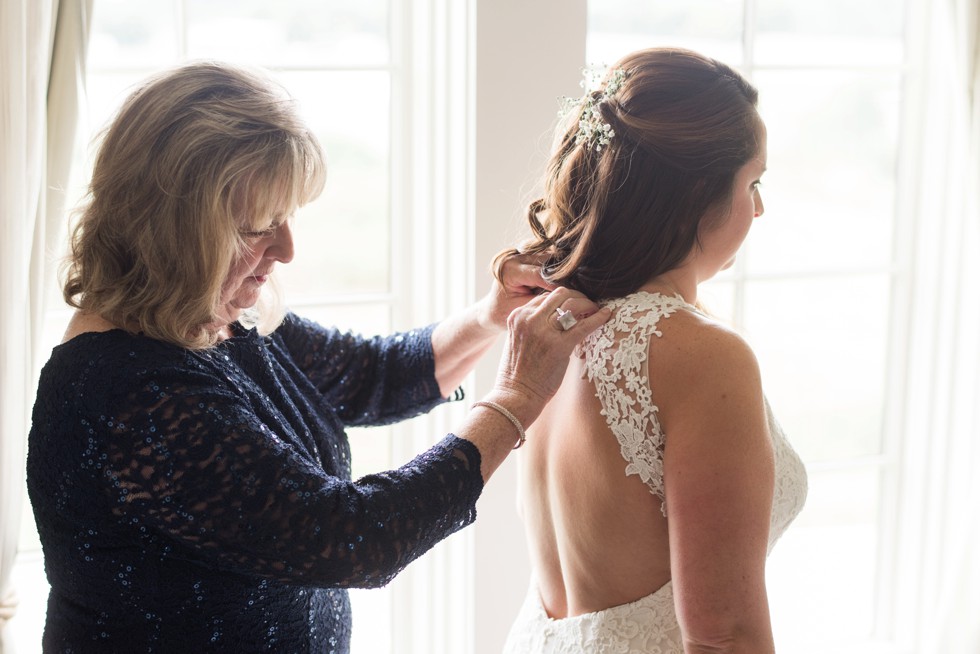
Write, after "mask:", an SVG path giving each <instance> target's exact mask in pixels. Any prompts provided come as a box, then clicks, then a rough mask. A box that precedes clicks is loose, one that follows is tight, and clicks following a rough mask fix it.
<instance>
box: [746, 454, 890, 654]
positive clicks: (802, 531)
mask: <svg viewBox="0 0 980 654" xmlns="http://www.w3.org/2000/svg"><path fill="white" fill-rule="evenodd" d="M809 482H810V490H809V494H808V496H807V501H806V507H805V508H804V509H803V512H802V513H801V514H800V516H799V517H798V518H797V519H796V521H795V522H794V523H793V525H792V526H791V527H790V529H789V530H788V531H787V532H786V533H785V534H784V535H783V537H782V538H781V539H780V540H779V542H778V543H776V546H775V548H774V549H773V551H772V555H771V556H770V557H769V562H768V564H767V567H766V585H767V587H768V591H769V609H770V612H771V614H772V625H773V635H774V637H775V639H776V650H777V651H780V652H793V653H794V654H818V653H819V654H823V653H824V652H843V651H848V652H850V651H855V650H852V649H845V646H848V645H849V646H852V647H853V646H854V645H855V644H861V643H865V642H866V640H865V639H866V638H867V637H868V636H869V635H870V633H871V629H872V624H873V618H874V616H873V607H874V594H875V578H876V575H877V553H878V539H877V535H876V534H877V518H878V508H879V503H880V500H879V492H880V491H879V486H880V474H879V473H878V470H877V468H875V467H873V466H869V467H863V468H852V469H846V470H839V471H813V470H811V471H810V479H809ZM828 625H830V628H828ZM858 651H862V652H863V651H866V650H864V649H860V650H858Z"/></svg>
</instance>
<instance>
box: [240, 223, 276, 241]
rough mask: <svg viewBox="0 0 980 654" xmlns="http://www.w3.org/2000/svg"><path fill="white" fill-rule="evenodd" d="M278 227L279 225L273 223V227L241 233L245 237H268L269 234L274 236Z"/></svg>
mask: <svg viewBox="0 0 980 654" xmlns="http://www.w3.org/2000/svg"><path fill="white" fill-rule="evenodd" d="M278 228H279V226H278V225H273V226H272V227H267V228H266V229H262V230H257V231H251V232H241V235H242V236H243V237H244V238H266V237H268V236H272V235H273V234H275V233H276V230H277V229H278Z"/></svg>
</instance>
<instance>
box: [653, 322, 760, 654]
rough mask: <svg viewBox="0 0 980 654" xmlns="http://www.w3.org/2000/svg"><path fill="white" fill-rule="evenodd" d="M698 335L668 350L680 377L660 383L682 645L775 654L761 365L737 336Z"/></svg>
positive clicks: (695, 653) (691, 649)
mask: <svg viewBox="0 0 980 654" xmlns="http://www.w3.org/2000/svg"><path fill="white" fill-rule="evenodd" d="M696 332H697V334H698V335H697V336H696V337H695V338H693V339H692V340H691V341H690V342H688V343H682V344H681V347H680V349H679V350H677V351H674V352H671V353H669V354H668V355H667V356H668V357H669V358H670V361H672V362H673V361H676V364H672V365H670V366H669V369H670V370H671V371H672V372H673V373H675V374H674V376H673V378H672V381H671V383H669V384H661V385H660V386H659V387H658V388H663V389H664V392H663V393H660V395H661V397H660V398H659V399H658V402H662V404H663V406H664V407H669V408H670V411H669V413H662V415H661V419H662V423H663V426H664V432H665V434H666V435H667V443H666V447H665V451H664V484H665V495H666V501H667V516H668V521H669V537H670V553H671V575H672V579H673V588H674V602H675V605H676V609H677V616H678V620H679V622H680V626H681V631H682V633H683V635H684V645H685V650H684V651H685V652H688V653H689V654H708V653H712V654H719V653H725V654H742V653H745V654H749V653H751V654H764V653H766V652H773V651H774V645H773V640H772V631H771V626H770V622H769V606H768V599H767V596H766V587H765V560H766V553H767V548H768V535H769V524H770V512H771V504H772V495H773V484H774V481H773V476H774V472H773V454H772V445H771V440H770V435H769V430H768V425H767V422H766V416H765V408H764V401H763V396H762V389H761V382H760V378H759V370H758V364H757V362H756V360H755V357H754V355H753V354H752V352H751V350H750V349H749V348H748V346H747V345H746V344H745V343H744V342H743V341H742V340H741V339H740V338H739V337H738V336H736V335H735V334H732V333H731V332H728V331H724V330H721V329H718V328H713V327H712V328H707V329H701V330H696ZM692 361H693V362H696V365H692V364H691V362H692ZM662 363H663V362H662V361H661V364H662Z"/></svg>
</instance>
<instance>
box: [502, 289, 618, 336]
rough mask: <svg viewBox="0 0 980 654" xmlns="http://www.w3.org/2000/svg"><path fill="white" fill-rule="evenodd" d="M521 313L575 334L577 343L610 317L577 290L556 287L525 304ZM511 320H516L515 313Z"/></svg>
mask: <svg viewBox="0 0 980 654" xmlns="http://www.w3.org/2000/svg"><path fill="white" fill-rule="evenodd" d="M524 311H525V312H527V314H529V315H527V314H526V315H525V316H523V318H524V319H526V320H539V319H542V318H543V319H545V320H547V321H548V322H549V324H550V325H551V326H552V327H553V328H554V329H558V330H560V331H567V332H570V333H576V334H578V335H579V340H580V339H581V338H584V337H585V335H586V334H589V333H591V332H592V331H593V330H594V329H596V328H597V327H599V326H600V325H602V324H604V323H605V322H607V321H608V320H609V318H610V316H612V311H610V310H609V309H605V308H602V307H600V306H599V305H597V304H596V303H594V302H593V301H592V300H590V299H588V298H587V297H585V295H583V294H582V293H580V292H578V291H573V290H571V289H568V288H564V287H557V288H556V289H555V290H554V291H551V292H550V293H546V294H542V295H540V296H538V297H536V298H534V299H533V300H531V301H530V302H528V303H527V305H526V306H525V307H524ZM565 314H569V315H565ZM513 317H517V315H516V313H515V315H514V316H513Z"/></svg>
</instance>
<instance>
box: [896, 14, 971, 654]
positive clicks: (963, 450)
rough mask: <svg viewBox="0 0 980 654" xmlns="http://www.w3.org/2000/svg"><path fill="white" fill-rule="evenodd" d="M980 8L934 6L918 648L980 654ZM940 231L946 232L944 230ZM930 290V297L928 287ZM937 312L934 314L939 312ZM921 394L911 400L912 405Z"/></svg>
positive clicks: (926, 164) (924, 213)
mask: <svg viewBox="0 0 980 654" xmlns="http://www.w3.org/2000/svg"><path fill="white" fill-rule="evenodd" d="M978 5H980V0H943V1H942V2H937V3H935V4H934V5H933V16H932V30H931V34H930V45H929V53H930V56H929V63H928V65H927V68H926V79H927V80H928V82H927V88H926V92H927V94H928V96H927V97H929V100H927V101H926V105H927V107H928V109H927V111H926V112H925V114H924V116H923V118H924V120H925V124H926V125H927V127H926V139H927V141H926V144H925V146H924V148H923V153H924V159H923V169H924V171H925V173H924V174H925V182H926V183H925V184H924V187H923V188H924V194H923V196H922V200H921V202H920V204H919V214H920V221H921V223H922V225H923V227H922V231H921V232H920V233H921V236H922V238H923V239H928V238H931V237H930V236H928V235H927V234H926V233H925V232H926V231H928V230H936V231H942V232H943V233H942V234H941V235H939V236H938V237H937V238H936V239H935V241H934V242H935V243H936V244H937V245H938V247H937V248H936V249H935V251H934V252H935V254H936V255H937V256H935V257H929V258H927V259H928V260H930V262H931V265H933V266H934V267H935V272H934V274H933V275H932V276H931V277H932V278H933V280H934V282H935V286H934V287H933V288H932V289H931V292H932V294H933V296H934V298H935V299H934V300H933V303H932V304H931V307H932V311H928V312H927V311H923V312H921V313H918V315H919V319H921V320H922V321H923V322H926V321H928V322H930V323H932V325H933V326H932V329H933V330H934V339H935V340H934V342H933V343H932V344H931V350H932V351H931V354H930V359H931V366H932V370H931V371H930V372H931V375H930V377H931V380H930V383H931V390H932V394H933V397H932V406H931V410H930V414H931V415H930V427H931V429H929V430H926V431H923V432H922V433H920V434H919V437H920V438H924V439H928V440H929V441H931V442H932V445H931V448H932V450H931V457H930V460H929V461H928V462H927V465H928V466H929V477H928V479H929V482H928V484H927V486H926V493H927V495H928V497H929V499H928V501H927V507H928V508H927V512H926V515H927V519H926V521H925V525H924V530H925V531H926V532H927V535H926V537H925V543H926V546H925V548H924V550H923V553H924V555H925V556H924V560H925V565H924V566H923V570H924V583H923V584H922V586H921V588H922V590H923V593H922V596H921V597H920V598H919V607H920V609H921V610H922V613H923V615H922V625H923V628H922V629H921V631H920V633H919V637H918V638H917V639H916V640H917V643H916V644H917V647H916V649H915V651H917V652H922V653H923V654H977V653H978V652H980V557H978V556H977V552H978V551H980V475H977V470H980V7H978ZM937 225H942V226H943V227H942V228H939V230H937V227H936V226H937ZM926 292H928V291H926ZM926 306H929V304H927V305H926ZM918 400H919V397H916V396H910V401H912V402H915V401H918Z"/></svg>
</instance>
